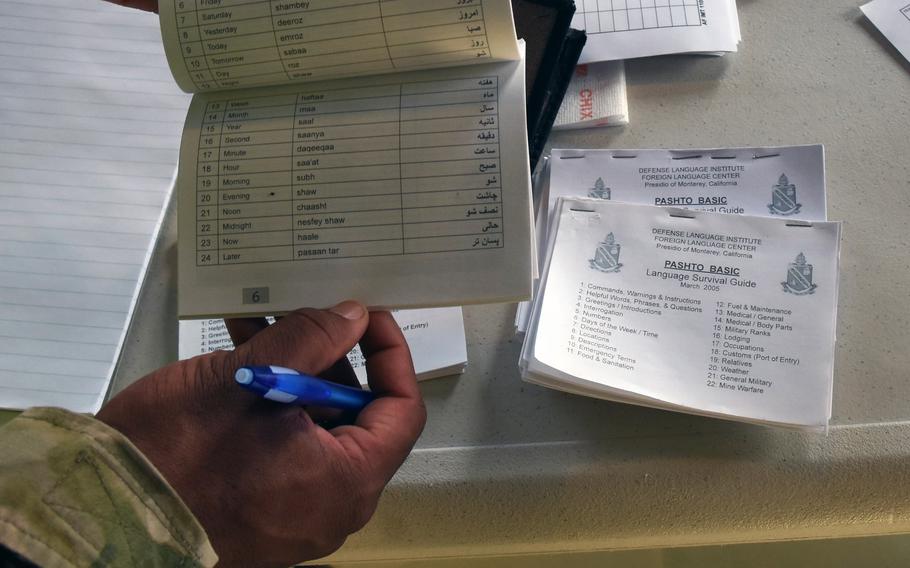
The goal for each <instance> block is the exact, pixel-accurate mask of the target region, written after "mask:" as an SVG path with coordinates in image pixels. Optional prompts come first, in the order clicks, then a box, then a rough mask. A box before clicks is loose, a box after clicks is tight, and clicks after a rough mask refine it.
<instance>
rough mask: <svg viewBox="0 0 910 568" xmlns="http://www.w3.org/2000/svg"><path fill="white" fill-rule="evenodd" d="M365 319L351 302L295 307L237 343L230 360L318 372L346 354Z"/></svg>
mask: <svg viewBox="0 0 910 568" xmlns="http://www.w3.org/2000/svg"><path fill="white" fill-rule="evenodd" d="M369 319H370V318H369V314H368V313H367V311H366V308H364V307H363V305H362V304H360V303H358V302H351V301H348V302H342V303H340V304H338V305H337V306H335V307H332V308H329V309H328V310H314V309H310V308H306V309H301V310H296V311H293V312H291V313H289V314H287V315H286V316H285V317H284V318H282V319H281V321H278V322H275V323H274V324H272V325H270V326H268V327H267V328H266V329H263V330H262V331H260V332H259V333H256V334H255V335H253V336H252V337H251V338H250V339H249V340H247V341H246V342H245V343H242V344H241V345H240V346H238V347H237V349H235V350H234V351H233V355H232V357H233V361H232V363H233V364H234V365H235V366H237V367H240V366H243V365H279V366H282V367H289V368H291V369H295V370H297V371H300V372H301V373H307V374H310V375H319V374H321V373H322V372H323V371H325V370H326V369H329V368H330V367H332V366H333V365H334V364H335V363H336V361H338V360H339V359H341V358H343V357H344V356H345V355H347V353H348V351H350V350H351V348H352V347H353V346H354V345H355V344H356V343H357V340H359V339H360V337H361V336H362V335H363V332H364V330H366V328H367V324H368V322H369Z"/></svg>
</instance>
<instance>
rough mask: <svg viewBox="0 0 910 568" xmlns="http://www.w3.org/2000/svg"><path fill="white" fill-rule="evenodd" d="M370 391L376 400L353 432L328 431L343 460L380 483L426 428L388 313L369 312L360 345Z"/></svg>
mask: <svg viewBox="0 0 910 568" xmlns="http://www.w3.org/2000/svg"><path fill="white" fill-rule="evenodd" d="M360 347H361V349H363V354H364V355H365V356H366V361H367V363H366V366H367V375H368V380H369V384H370V389H371V390H372V391H373V392H374V393H375V394H376V396H377V398H376V400H374V401H373V402H371V403H370V404H369V405H368V406H367V407H366V408H364V409H363V411H361V413H360V414H359V415H358V417H357V421H356V423H355V426H342V427H339V428H336V429H334V430H332V433H333V434H335V436H336V438H337V439H338V441H339V442H340V443H341V444H342V445H344V446H345V449H346V450H348V454H349V455H353V456H356V455H358V454H360V455H362V456H363V458H364V459H363V462H362V464H361V465H362V466H364V467H369V468H372V469H373V471H372V472H371V473H373V474H375V475H376V476H377V477H379V478H380V479H381V480H382V481H383V483H384V482H387V481H388V480H389V479H391V477H392V475H394V474H395V471H396V470H397V469H398V467H399V466H401V463H402V462H403V461H404V459H405V458H406V457H407V455H408V453H409V452H410V451H411V448H412V447H413V446H414V443H415V442H416V441H417V438H418V437H419V436H420V433H421V432H422V431H423V426H424V424H425V423H426V409H425V408H424V406H423V399H422V398H421V396H420V391H419V390H418V388H417V379H416V378H415V376H414V365H413V363H412V362H411V353H410V351H409V350H408V344H407V343H406V342H405V339H404V336H403V335H402V334H401V328H399V327H398V324H397V323H396V322H395V320H394V319H393V318H392V315H391V314H389V313H388V312H374V313H373V314H371V315H370V325H369V327H368V328H367V330H366V333H365V334H364V335H363V338H361V340H360Z"/></svg>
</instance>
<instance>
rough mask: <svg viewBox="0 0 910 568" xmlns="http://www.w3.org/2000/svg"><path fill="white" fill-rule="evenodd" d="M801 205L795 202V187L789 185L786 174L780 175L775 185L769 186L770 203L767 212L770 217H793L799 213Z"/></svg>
mask: <svg viewBox="0 0 910 568" xmlns="http://www.w3.org/2000/svg"><path fill="white" fill-rule="evenodd" d="M802 206H803V204H802V203H797V202H796V186H795V185H794V184H792V183H790V180H788V179H787V175H786V174H780V178H778V180H777V185H773V186H771V203H769V204H768V211H770V212H771V214H772V215H794V214H796V213H799V210H800V208H802Z"/></svg>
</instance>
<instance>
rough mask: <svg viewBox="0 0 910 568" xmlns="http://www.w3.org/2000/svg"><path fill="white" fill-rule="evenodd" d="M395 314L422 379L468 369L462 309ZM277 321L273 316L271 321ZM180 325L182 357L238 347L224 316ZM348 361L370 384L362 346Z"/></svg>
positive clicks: (182, 322) (186, 357)
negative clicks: (225, 323)
mask: <svg viewBox="0 0 910 568" xmlns="http://www.w3.org/2000/svg"><path fill="white" fill-rule="evenodd" d="M392 315H393V316H394V318H395V321H396V322H398V325H399V326H401V331H402V333H403V334H404V337H405V339H406V340H407V342H408V347H410V349H411V354H412V356H413V358H414V372H415V373H417V379H418V380H424V379H433V378H437V377H443V376H447V375H454V374H458V373H461V372H463V371H464V368H465V365H466V364H467V361H468V354H467V348H466V345H465V335H464V319H463V316H462V313H461V308H431V309H426V310H398V311H395V312H392ZM273 321H274V320H273V318H269V323H272V322H273ZM179 326H180V331H179V346H178V352H179V355H178V356H179V358H180V359H189V358H190V357H195V356H196V355H202V354H205V353H211V352H212V351H218V350H230V349H233V348H234V344H233V342H232V341H231V336H230V335H229V334H228V330H227V328H226V327H225V325H224V320H222V319H202V320H184V321H181V322H180V323H179ZM348 360H349V361H350V362H351V366H352V367H353V368H354V372H355V373H356V374H357V378H358V380H360V384H362V385H366V384H367V374H366V365H365V360H364V357H363V353H362V352H361V351H360V347H359V346H355V347H354V349H353V350H352V351H351V352H350V353H348Z"/></svg>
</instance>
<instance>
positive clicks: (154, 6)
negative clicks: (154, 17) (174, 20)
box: [107, 0, 158, 12]
mask: <svg viewBox="0 0 910 568" xmlns="http://www.w3.org/2000/svg"><path fill="white" fill-rule="evenodd" d="M107 1H108V2H111V3H113V4H119V5H121V6H127V7H129V8H138V9H140V10H145V11H147V12H158V0H107Z"/></svg>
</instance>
